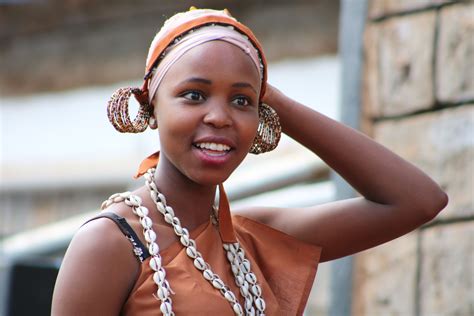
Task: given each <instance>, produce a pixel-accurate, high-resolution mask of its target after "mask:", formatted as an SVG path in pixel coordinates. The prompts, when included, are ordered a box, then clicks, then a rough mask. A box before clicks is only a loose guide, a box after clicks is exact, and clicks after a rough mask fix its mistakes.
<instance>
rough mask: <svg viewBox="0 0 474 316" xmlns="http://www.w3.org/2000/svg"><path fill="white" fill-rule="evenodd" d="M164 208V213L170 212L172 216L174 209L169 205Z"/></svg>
mask: <svg viewBox="0 0 474 316" xmlns="http://www.w3.org/2000/svg"><path fill="white" fill-rule="evenodd" d="M165 210H166V213H170V214H171V216H173V217H174V210H173V209H172V208H171V207H170V206H167V207H166V208H165Z"/></svg>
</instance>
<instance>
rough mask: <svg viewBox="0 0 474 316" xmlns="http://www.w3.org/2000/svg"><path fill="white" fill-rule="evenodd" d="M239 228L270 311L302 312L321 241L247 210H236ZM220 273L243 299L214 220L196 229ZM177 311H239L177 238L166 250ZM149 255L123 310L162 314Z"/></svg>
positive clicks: (193, 234) (199, 243) (164, 257)
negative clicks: (269, 223)
mask: <svg viewBox="0 0 474 316" xmlns="http://www.w3.org/2000/svg"><path fill="white" fill-rule="evenodd" d="M230 222H233V227H234V233H235V236H236V238H237V240H238V241H239V242H240V244H241V246H242V247H243V249H244V251H245V256H246V258H247V259H248V260H249V261H250V263H251V269H252V272H254V273H255V275H256V276H257V280H258V283H259V284H260V286H261V288H262V296H263V299H264V300H265V303H266V310H265V313H266V315H270V316H272V315H285V316H288V315H302V314H303V311H304V307H305V305H306V302H307V299H308V295H309V293H310V290H311V286H312V284H313V281H314V277H315V275H316V270H317V265H318V263H319V258H320V254H321V247H317V246H314V245H311V244H308V243H305V242H302V241H300V240H298V239H296V238H294V237H292V236H289V235H287V234H285V233H283V232H280V231H278V230H275V229H273V228H271V227H269V226H266V225H263V224H261V223H258V222H255V221H253V220H250V219H247V218H245V217H242V216H233V217H232V220H231V221H230ZM190 235H191V238H193V239H194V240H195V241H196V244H197V249H198V250H199V251H200V252H201V254H202V256H203V258H204V260H206V261H207V262H208V263H209V264H210V266H211V268H212V270H213V271H214V273H217V274H218V275H219V276H220V278H221V279H222V280H223V281H224V282H225V283H226V284H227V285H228V286H229V287H230V289H231V290H232V291H233V292H234V294H236V296H237V297H238V298H239V300H240V302H241V304H242V306H243V300H242V297H241V296H240V293H239V290H238V288H237V286H236V285H235V281H234V276H233V274H232V271H231V269H230V263H229V262H228V261H227V258H226V254H225V250H224V249H223V247H222V239H221V237H220V234H219V229H218V228H217V227H216V226H214V225H212V223H211V222H210V221H209V222H207V223H204V224H202V225H201V226H199V227H197V228H196V229H195V230H194V231H192V232H191V233H190ZM160 255H161V257H162V262H163V267H164V268H165V270H166V277H167V279H168V281H169V283H170V286H171V288H172V290H173V291H174V292H175V295H172V296H171V297H172V300H173V311H174V312H175V313H176V315H178V316H179V315H234V313H233V311H232V308H231V306H230V304H229V302H228V301H227V300H226V299H225V298H224V297H223V296H222V294H221V293H220V292H219V291H218V290H216V289H215V288H214V287H213V286H212V285H211V284H210V283H209V282H208V281H207V280H205V279H204V277H203V276H202V273H201V272H200V271H199V270H197V269H196V268H195V267H194V264H193V262H192V260H191V259H190V258H189V257H188V256H187V255H186V253H185V250H184V247H183V246H182V245H181V244H180V243H179V241H176V242H175V243H173V244H172V245H171V246H169V247H168V248H166V249H164V250H162V251H160ZM149 260H150V257H149V258H147V259H146V260H145V261H144V262H143V263H142V264H141V268H140V273H139V276H138V279H137V281H136V284H135V286H134V288H133V289H132V291H131V293H130V296H129V298H128V300H127V301H126V303H125V305H124V307H123V310H122V314H123V315H143V316H146V315H157V314H158V313H160V312H159V311H160V301H159V300H158V299H157V298H155V297H154V295H153V294H154V293H155V292H156V289H157V286H156V284H155V283H154V282H153V279H152V275H153V270H151V268H150V267H149V265H148V262H149Z"/></svg>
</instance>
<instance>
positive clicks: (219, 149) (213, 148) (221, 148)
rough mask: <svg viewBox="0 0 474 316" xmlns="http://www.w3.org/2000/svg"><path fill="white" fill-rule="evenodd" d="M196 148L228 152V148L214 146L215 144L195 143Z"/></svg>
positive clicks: (222, 145) (219, 145)
mask: <svg viewBox="0 0 474 316" xmlns="http://www.w3.org/2000/svg"><path fill="white" fill-rule="evenodd" d="M196 146H197V147H199V148H202V149H209V150H214V151H228V150H230V147H229V146H227V145H224V144H216V143H197V144H196Z"/></svg>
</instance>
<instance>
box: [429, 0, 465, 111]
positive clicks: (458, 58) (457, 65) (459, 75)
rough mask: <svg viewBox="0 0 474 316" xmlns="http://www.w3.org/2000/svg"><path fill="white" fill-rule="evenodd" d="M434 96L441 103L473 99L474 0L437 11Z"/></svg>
mask: <svg viewBox="0 0 474 316" xmlns="http://www.w3.org/2000/svg"><path fill="white" fill-rule="evenodd" d="M436 96H437V99H438V100H439V101H440V102H459V101H465V100H474V2H472V3H470V4H459V5H453V6H448V7H445V8H443V9H442V10H441V12H440V25H439V39H438V47H437V57H436Z"/></svg>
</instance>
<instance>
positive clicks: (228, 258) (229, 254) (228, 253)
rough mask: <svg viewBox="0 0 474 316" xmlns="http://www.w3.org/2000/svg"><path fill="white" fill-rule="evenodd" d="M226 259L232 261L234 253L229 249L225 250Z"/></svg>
mask: <svg viewBox="0 0 474 316" xmlns="http://www.w3.org/2000/svg"><path fill="white" fill-rule="evenodd" d="M227 260H229V261H231V262H232V261H234V254H233V253H232V252H230V251H228V252H227Z"/></svg>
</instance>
